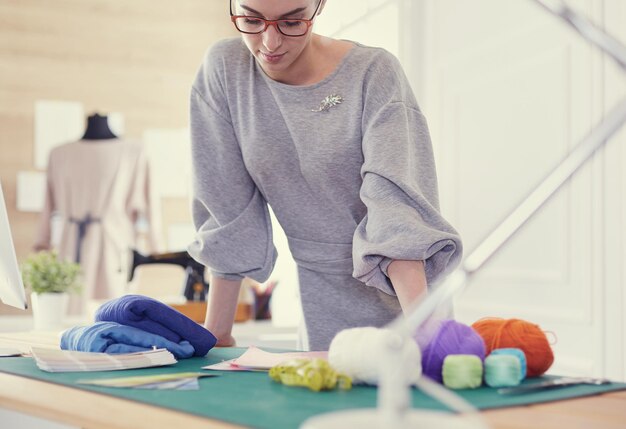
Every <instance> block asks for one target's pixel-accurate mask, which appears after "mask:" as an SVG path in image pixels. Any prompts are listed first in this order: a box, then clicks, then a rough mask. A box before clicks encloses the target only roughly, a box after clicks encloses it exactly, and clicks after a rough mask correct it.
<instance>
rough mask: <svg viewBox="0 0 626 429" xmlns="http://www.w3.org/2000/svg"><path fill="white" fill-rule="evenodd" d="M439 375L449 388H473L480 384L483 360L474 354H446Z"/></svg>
mask: <svg viewBox="0 0 626 429" xmlns="http://www.w3.org/2000/svg"><path fill="white" fill-rule="evenodd" d="M441 375H442V376H443V384H444V385H445V386H446V387H448V388H450V389H475V388H477V387H480V385H481V384H482V380H483V362H482V361H481V360H480V358H479V357H478V356H476V355H448V356H446V358H445V359H444V360H443V369H442V372H441Z"/></svg>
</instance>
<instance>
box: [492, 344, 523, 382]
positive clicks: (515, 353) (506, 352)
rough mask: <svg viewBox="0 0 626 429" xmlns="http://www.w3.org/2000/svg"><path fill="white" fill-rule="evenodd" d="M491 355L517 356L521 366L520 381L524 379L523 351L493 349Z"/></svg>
mask: <svg viewBox="0 0 626 429" xmlns="http://www.w3.org/2000/svg"><path fill="white" fill-rule="evenodd" d="M490 354H492V355H513V356H517V358H518V359H519V361H520V365H521V369H522V373H521V377H522V378H521V379H520V380H523V379H525V378H526V354H524V351H523V350H522V349H516V348H502V349H494V350H492V351H491V353H490Z"/></svg>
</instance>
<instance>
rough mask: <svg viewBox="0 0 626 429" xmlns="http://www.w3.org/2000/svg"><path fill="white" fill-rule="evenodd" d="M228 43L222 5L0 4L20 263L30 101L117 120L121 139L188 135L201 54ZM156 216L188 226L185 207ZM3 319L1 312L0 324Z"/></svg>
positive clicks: (41, 0) (209, 1)
mask: <svg viewBox="0 0 626 429" xmlns="http://www.w3.org/2000/svg"><path fill="white" fill-rule="evenodd" d="M235 34H236V33H235V32H234V30H233V28H232V25H231V23H230V21H229V19H228V4H227V2H226V1H215V0H183V1H181V2H171V1H167V0H132V1H127V0H88V1H85V0H55V1H49V0H0V180H2V185H3V189H4V192H5V197H6V200H7V201H6V202H7V208H8V211H9V218H10V221H11V229H12V232H13V236H14V240H15V246H16V249H17V253H18V259H19V260H20V261H22V260H23V259H24V258H25V257H26V256H27V254H28V253H29V252H30V250H31V247H32V244H33V241H34V235H35V228H36V225H37V222H38V215H37V214H34V213H23V212H18V211H17V210H16V175H17V173H18V171H21V170H34V169H35V167H34V152H33V139H34V103H35V101H36V100H42V99H51V100H71V101H79V102H81V103H83V105H84V106H85V109H86V113H87V114H90V113H92V112H94V111H99V112H104V113H106V112H120V113H122V114H123V115H124V117H125V126H126V133H125V136H126V137H130V138H140V137H141V134H142V132H143V130H145V129H148V128H184V127H187V126H188V96H189V90H190V85H191V82H192V80H193V78H194V76H195V73H196V71H197V68H198V66H199V64H200V62H201V60H202V56H203V54H204V52H205V51H206V49H207V48H208V47H209V46H210V45H211V44H212V43H214V42H215V41H217V40H219V39H221V38H224V37H229V36H234V35H235ZM170 206H171V207H170ZM163 210H164V211H165V212H167V213H168V214H169V215H168V217H171V218H175V219H181V218H183V219H184V218H187V217H188V216H189V214H188V213H187V210H188V201H186V200H184V201H176V200H175V199H174V200H173V201H164V206H163ZM171 213H174V214H171ZM0 239H4V237H0ZM10 312H12V311H11V310H10V309H9V308H8V307H7V306H3V305H0V314H7V313H10Z"/></svg>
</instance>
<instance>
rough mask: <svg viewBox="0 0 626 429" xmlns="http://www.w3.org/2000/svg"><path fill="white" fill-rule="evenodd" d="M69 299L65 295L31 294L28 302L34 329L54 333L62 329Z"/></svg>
mask: <svg viewBox="0 0 626 429" xmlns="http://www.w3.org/2000/svg"><path fill="white" fill-rule="evenodd" d="M69 297H70V296H69V295H68V294H67V293H35V292H32V293H31V294H30V302H31V304H32V306H33V320H34V322H35V325H34V329H35V330H36V331H54V330H58V329H61V328H63V321H64V320H65V315H66V314H67V306H68V303H69Z"/></svg>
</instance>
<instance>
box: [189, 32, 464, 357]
mask: <svg viewBox="0 0 626 429" xmlns="http://www.w3.org/2000/svg"><path fill="white" fill-rule="evenodd" d="M331 94H338V95H340V96H341V97H343V102H342V103H341V104H339V105H337V106H334V107H331V108H329V109H328V110H327V111H323V112H313V111H312V110H313V109H315V108H317V107H318V106H319V105H320V102H321V101H322V100H323V99H324V98H325V97H327V96H329V95H331ZM191 134H192V156H193V169H194V200H193V216H194V222H195V224H196V227H197V230H198V233H197V236H196V240H195V241H194V242H193V243H192V244H191V245H190V247H189V251H190V253H191V254H192V256H194V258H196V259H197V260H198V261H200V262H201V263H203V264H205V265H206V266H208V267H209V268H210V269H211V270H212V272H213V273H214V274H215V275H217V276H221V277H225V278H231V279H233V278H239V277H241V276H249V277H251V278H253V279H255V280H257V281H265V280H266V279H267V278H268V276H269V275H270V273H271V271H272V268H273V265H274V263H275V260H276V249H275V248H274V245H273V243H272V230H271V224H270V218H269V214H268V208H267V202H269V204H270V205H271V206H272V209H273V211H274V213H275V214H276V217H277V219H278V221H279V222H280V224H281V226H282V227H283V229H284V230H285V232H286V234H287V237H288V240H289V247H290V250H291V252H292V254H293V257H294V259H295V260H296V262H297V264H298V266H299V269H300V289H301V297H302V303H303V309H304V315H305V321H306V324H307V331H308V334H309V343H310V345H311V348H312V349H316V348H325V347H324V346H327V345H328V343H329V341H330V339H332V336H333V335H334V333H336V332H337V331H338V330H339V329H341V327H344V326H363V325H381V324H384V323H385V322H386V321H389V320H390V319H391V318H392V317H393V316H394V315H396V314H398V313H399V312H400V307H399V305H398V304H397V299H396V298H395V293H394V291H393V287H392V285H391V283H390V281H389V279H388V278H387V276H386V268H387V266H388V265H389V263H390V262H391V261H392V260H394V259H407V260H425V261H426V274H427V279H428V282H429V285H433V284H436V283H437V282H438V281H439V280H440V279H441V278H442V277H443V276H444V275H445V274H446V273H447V272H449V271H451V270H452V269H453V268H454V267H455V266H456V264H457V263H458V262H459V261H460V258H461V252H462V250H461V249H462V246H461V240H460V238H459V236H458V234H457V233H456V231H455V230H454V229H453V228H452V227H451V226H450V225H449V224H448V223H447V222H446V221H445V220H444V219H443V218H442V217H441V215H440V214H439V202H438V195H437V181H436V172H435V167H434V161H433V153H432V147H431V143H430V137H429V134H428V129H427V126H426V122H425V119H424V117H423V116H422V114H421V112H420V110H419V107H418V105H417V103H416V101H415V99H414V97H413V94H412V92H411V90H410V87H409V85H408V82H407V79H406V77H405V75H404V73H403V71H402V69H401V67H400V65H399V63H398V61H397V60H396V59H395V58H394V57H393V56H392V55H391V54H389V53H388V52H386V51H385V50H383V49H380V48H370V47H365V46H363V45H359V44H356V45H355V47H354V48H352V49H351V50H350V51H349V52H348V54H347V55H346V56H345V58H344V59H343V61H342V62H341V64H340V65H339V66H338V68H337V69H336V70H335V71H334V72H333V73H332V74H331V75H330V76H328V77H327V78H326V79H324V80H323V81H321V82H319V83H317V84H314V85H310V86H291V85H286V84H282V83H279V82H276V81H274V80H272V79H270V78H269V77H267V76H266V75H265V74H264V73H263V71H262V70H261V68H260V67H259V66H258V64H257V63H256V62H255V60H254V58H253V57H252V55H251V54H250V52H249V51H248V50H247V48H246V47H245V45H244V44H243V42H242V41H241V39H239V38H237V39H228V40H225V41H222V42H219V43H218V44H216V45H214V46H213V48H212V49H211V50H210V51H209V53H208V54H207V56H206V58H205V61H204V63H203V65H202V67H201V68H200V71H199V73H198V76H197V79H196V81H195V82H194V85H193V89H192V94H191ZM312 273H317V275H318V277H316V276H314V275H313V274H312ZM352 277H354V278H356V279H357V280H358V282H357V281H355V280H354V279H353V278H352ZM357 285H358V286H360V287H356V286H357ZM366 285H367V286H371V287H372V290H368V289H369V288H368V287H367V286H366ZM333 288H335V289H340V288H346V290H349V292H345V291H338V292H337V293H331V292H330V290H331V289H333ZM388 295H390V296H392V297H393V299H392V300H391V301H393V304H390V302H389V299H388ZM330 308H332V309H337V308H343V309H345V310H344V313H345V314H342V315H339V314H338V313H337V312H330V311H329V310H328V309H330ZM337 311H338V310H337ZM340 319H341V321H340ZM344 319H345V320H344ZM316 332H320V334H319V335H317V334H316Z"/></svg>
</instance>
